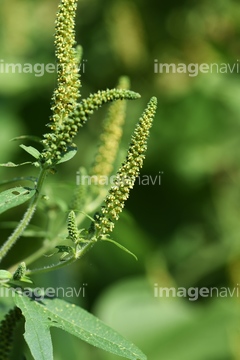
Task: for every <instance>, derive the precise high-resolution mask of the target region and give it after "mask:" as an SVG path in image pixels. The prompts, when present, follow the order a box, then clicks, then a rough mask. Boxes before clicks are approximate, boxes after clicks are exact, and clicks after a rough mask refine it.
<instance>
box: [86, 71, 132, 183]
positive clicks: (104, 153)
mask: <svg viewBox="0 0 240 360" xmlns="http://www.w3.org/2000/svg"><path fill="white" fill-rule="evenodd" d="M129 86H130V83H129V79H128V78H127V77H125V76H123V77H121V78H120V79H119V83H118V86H117V88H118V89H129ZM125 112H126V101H116V102H114V103H112V104H111V105H110V107H109V111H108V116H107V117H106V119H105V121H104V123H103V132H102V134H101V135H100V145H99V148H98V152H97V154H96V156H95V159H94V163H93V167H92V170H91V174H92V175H94V176H101V175H104V176H108V175H109V174H111V172H112V170H113V164H114V160H115V158H116V153H117V150H118V147H119V142H120V139H121V136H122V126H123V123H124V120H125Z"/></svg>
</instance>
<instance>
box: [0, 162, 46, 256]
mask: <svg viewBox="0 0 240 360" xmlns="http://www.w3.org/2000/svg"><path fill="white" fill-rule="evenodd" d="M47 171H48V170H46V169H41V172H40V175H39V177H38V182H37V185H36V192H35V194H34V196H33V198H32V199H31V202H30V204H29V206H28V208H27V211H26V212H25V214H24V216H23V218H22V220H21V221H20V222H19V224H18V226H17V227H16V229H15V230H14V232H13V233H12V234H11V235H10V236H9V238H8V239H7V241H6V242H5V243H4V244H3V246H2V247H1V249H0V262H1V261H2V259H3V258H4V257H5V256H6V254H7V253H8V251H9V250H10V249H11V247H12V246H13V245H14V244H15V243H16V241H17V240H18V239H19V237H20V236H21V235H22V233H23V232H24V230H25V229H26V227H27V225H28V224H29V222H30V220H31V219H32V217H33V214H34V212H35V210H36V207H37V203H38V200H39V196H40V192H41V188H42V185H43V182H44V179H45V177H46V175H47Z"/></svg>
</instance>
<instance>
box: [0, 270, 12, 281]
mask: <svg viewBox="0 0 240 360" xmlns="http://www.w3.org/2000/svg"><path fill="white" fill-rule="evenodd" d="M11 278H12V274H11V273H10V272H9V271H7V270H0V281H1V280H7V279H11Z"/></svg>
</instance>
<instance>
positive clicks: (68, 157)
mask: <svg viewBox="0 0 240 360" xmlns="http://www.w3.org/2000/svg"><path fill="white" fill-rule="evenodd" d="M76 153H77V147H76V146H69V147H68V150H67V152H65V153H64V154H63V156H62V158H61V159H60V160H58V162H57V164H60V163H63V162H66V161H68V160H71V159H72V158H73V157H74V156H75V155H76Z"/></svg>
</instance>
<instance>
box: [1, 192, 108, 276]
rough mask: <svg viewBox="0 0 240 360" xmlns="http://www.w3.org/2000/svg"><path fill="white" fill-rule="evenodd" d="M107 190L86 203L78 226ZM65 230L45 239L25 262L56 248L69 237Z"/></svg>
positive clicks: (11, 268) (78, 220) (97, 205)
mask: <svg viewBox="0 0 240 360" xmlns="http://www.w3.org/2000/svg"><path fill="white" fill-rule="evenodd" d="M106 192H107V190H104V191H102V192H101V194H100V195H99V196H98V197H97V198H96V199H95V200H94V201H91V202H90V203H89V204H87V205H86V207H85V209H84V212H81V213H79V214H78V216H77V224H78V226H80V225H81V223H82V222H83V221H84V220H85V219H86V215H85V213H86V214H88V213H93V212H94V211H96V210H97V209H98V207H99V206H100V205H101V203H102V201H103V199H104V197H105V195H106ZM63 229H64V230H65V224H64V226H63ZM64 230H63V232H62V234H61V235H56V236H55V237H53V238H52V239H45V240H44V241H43V246H42V247H41V248H40V249H38V250H37V251H35V252H34V253H33V254H31V255H29V256H28V257H27V258H25V259H23V260H22V261H24V262H25V264H26V265H27V266H29V265H30V264H32V263H33V262H34V261H36V260H38V259H39V258H40V257H41V256H43V255H44V254H46V253H47V252H48V251H50V250H52V249H54V248H55V247H56V246H57V245H59V243H60V241H62V239H64V238H66V237H67V233H66V232H64ZM65 263H66V261H64V262H61V264H63V265H62V266H64V264H65ZM18 264H19V262H18V263H16V264H15V265H12V266H11V267H10V268H9V269H8V271H10V272H13V271H15V270H16V268H17V266H18ZM66 265H67V264H66ZM62 266H61V267H62ZM46 271H49V270H46Z"/></svg>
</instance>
